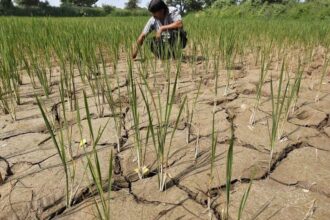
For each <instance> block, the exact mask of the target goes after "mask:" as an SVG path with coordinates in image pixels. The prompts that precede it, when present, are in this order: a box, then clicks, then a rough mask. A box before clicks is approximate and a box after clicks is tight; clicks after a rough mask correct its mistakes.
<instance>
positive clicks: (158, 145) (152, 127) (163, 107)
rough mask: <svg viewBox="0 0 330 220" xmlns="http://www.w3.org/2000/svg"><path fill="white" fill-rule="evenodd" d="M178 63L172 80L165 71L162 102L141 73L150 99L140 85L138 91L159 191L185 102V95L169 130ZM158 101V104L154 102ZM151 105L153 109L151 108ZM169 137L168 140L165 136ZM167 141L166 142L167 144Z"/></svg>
mask: <svg viewBox="0 0 330 220" xmlns="http://www.w3.org/2000/svg"><path fill="white" fill-rule="evenodd" d="M179 63H180V62H179ZM179 63H178V66H177V71H176V74H175V78H174V81H173V82H172V80H171V77H170V73H169V71H168V72H167V76H168V77H167V80H166V81H167V82H166V84H167V85H166V88H165V89H166V97H165V100H166V101H165V103H164V104H162V100H161V94H160V92H159V91H158V93H157V98H155V97H154V94H153V92H152V90H151V88H150V86H149V83H148V81H147V79H146V78H145V76H144V75H141V78H142V81H143V83H144V86H145V87H146V90H147V92H148V93H149V96H150V99H151V101H149V100H148V97H147V95H148V93H146V92H144V91H143V89H142V87H141V86H140V87H139V88H140V92H141V94H142V97H143V100H144V103H145V107H146V109H147V114H148V121H149V125H148V129H149V131H150V134H151V138H152V141H153V144H154V147H155V152H156V157H157V167H158V186H159V190H160V191H164V190H165V185H166V179H167V175H168V174H167V172H166V168H167V167H168V159H169V154H170V151H171V145H172V141H173V138H174V135H175V132H176V130H177V127H178V124H179V120H180V118H181V114H182V111H183V108H184V105H185V102H186V97H185V98H184V100H183V102H182V103H181V106H180V108H179V112H178V114H177V115H176V117H175V123H174V127H172V128H171V131H170V129H169V128H170V117H171V115H172V109H173V105H174V101H175V97H176V92H177V87H178V77H179V74H180V64H179ZM156 103H158V105H157V104H156ZM151 107H153V110H152V108H151ZM153 112H155V114H156V122H155V121H154V118H153ZM168 136H169V137H170V138H169V140H168V138H167V137H168ZM167 143H168V144H167Z"/></svg>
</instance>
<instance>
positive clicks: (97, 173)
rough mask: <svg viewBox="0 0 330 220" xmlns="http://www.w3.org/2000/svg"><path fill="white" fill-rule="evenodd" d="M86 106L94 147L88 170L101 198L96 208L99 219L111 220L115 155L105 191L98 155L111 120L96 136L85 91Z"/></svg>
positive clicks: (111, 157)
mask: <svg viewBox="0 0 330 220" xmlns="http://www.w3.org/2000/svg"><path fill="white" fill-rule="evenodd" d="M83 93H84V104H85V110H86V116H87V122H88V128H89V134H90V138H91V145H92V152H91V154H87V156H86V158H87V165H88V170H89V172H90V175H91V177H92V182H93V184H94V185H95V187H96V191H97V194H98V195H99V197H100V203H101V204H99V202H98V201H97V200H96V198H94V201H95V206H96V209H97V213H98V218H99V219H102V220H108V219H110V192H111V184H112V182H111V181H112V180H111V178H112V173H113V154H112V151H111V153H110V158H109V164H108V166H109V168H108V172H107V178H106V179H105V180H106V189H104V186H103V185H104V179H103V176H102V170H101V163H102V162H101V160H100V158H99V155H98V151H97V149H96V147H97V145H98V143H99V141H100V139H101V137H102V135H103V133H104V130H105V128H106V127H107V125H108V122H109V120H108V121H107V123H106V124H105V125H104V127H103V128H102V127H100V128H99V129H98V132H97V134H96V135H95V134H94V129H93V126H92V120H91V115H90V111H89V106H88V100H87V96H86V92H85V91H84V92H83ZM106 190H108V193H106Z"/></svg>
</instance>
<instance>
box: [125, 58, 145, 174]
mask: <svg viewBox="0 0 330 220" xmlns="http://www.w3.org/2000/svg"><path fill="white" fill-rule="evenodd" d="M128 82H129V83H128V84H129V86H127V94H128V96H129V104H130V110H131V112H132V114H131V115H132V119H133V126H134V146H135V149H136V157H137V169H136V171H137V174H138V176H139V178H140V179H142V178H143V176H144V175H145V174H146V172H145V171H146V170H147V168H146V167H145V166H144V157H143V155H144V152H145V151H146V149H145V147H143V144H142V137H141V133H140V114H139V110H138V103H137V101H138V96H137V91H138V90H137V88H136V82H135V79H134V78H133V69H132V63H131V61H130V60H128ZM141 91H142V90H141Z"/></svg>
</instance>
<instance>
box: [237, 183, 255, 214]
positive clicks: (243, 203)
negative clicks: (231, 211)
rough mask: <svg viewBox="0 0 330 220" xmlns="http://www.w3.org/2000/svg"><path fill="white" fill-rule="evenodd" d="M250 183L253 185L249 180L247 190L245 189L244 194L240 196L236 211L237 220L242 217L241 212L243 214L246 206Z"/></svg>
mask: <svg viewBox="0 0 330 220" xmlns="http://www.w3.org/2000/svg"><path fill="white" fill-rule="evenodd" d="M252 183H253V181H252V180H250V183H249V186H248V188H247V189H246V191H245V192H244V194H243V196H242V199H241V202H240V205H239V209H238V217H237V220H240V219H241V218H242V215H243V212H244V209H245V206H246V202H247V200H248V198H249V195H250V191H251V187H252Z"/></svg>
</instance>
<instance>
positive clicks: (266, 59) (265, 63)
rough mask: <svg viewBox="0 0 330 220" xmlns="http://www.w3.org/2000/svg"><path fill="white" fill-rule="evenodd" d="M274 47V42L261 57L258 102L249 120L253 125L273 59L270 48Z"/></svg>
mask: <svg viewBox="0 0 330 220" xmlns="http://www.w3.org/2000/svg"><path fill="white" fill-rule="evenodd" d="M271 48H272V44H270V46H269V47H268V48H267V49H265V50H264V53H263V55H262V57H261V70H260V75H259V82H258V85H257V95H256V103H255V105H254V107H253V110H252V114H251V116H250V121H249V125H250V126H253V125H254V123H255V117H256V113H257V111H258V108H259V105H260V101H261V96H262V88H263V86H264V83H265V80H266V77H267V73H268V69H269V66H270V63H271V59H270V55H269V53H270V49H271Z"/></svg>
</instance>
